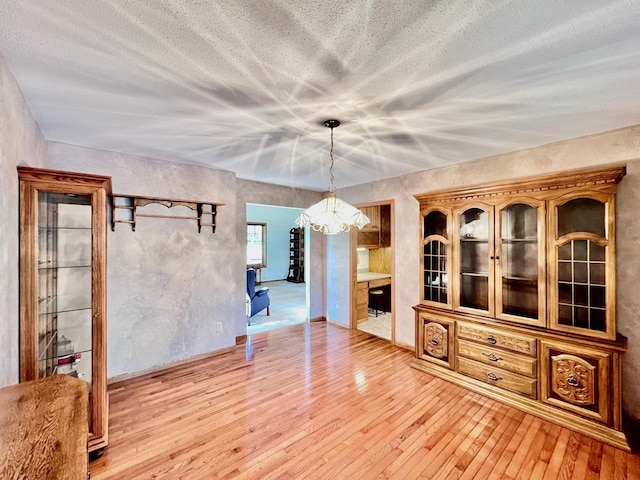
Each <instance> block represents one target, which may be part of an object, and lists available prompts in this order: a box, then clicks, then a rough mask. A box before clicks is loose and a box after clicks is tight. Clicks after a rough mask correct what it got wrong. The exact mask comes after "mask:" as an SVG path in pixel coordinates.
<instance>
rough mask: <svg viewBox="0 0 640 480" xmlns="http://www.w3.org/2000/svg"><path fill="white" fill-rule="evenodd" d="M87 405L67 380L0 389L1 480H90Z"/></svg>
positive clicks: (84, 392)
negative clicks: (88, 476)
mask: <svg viewBox="0 0 640 480" xmlns="http://www.w3.org/2000/svg"><path fill="white" fill-rule="evenodd" d="M87 402H88V389H87V383H86V382H84V381H82V380H79V379H77V378H72V377H69V376H68V375H54V376H52V377H46V378H43V379H40V380H34V381H31V382H24V383H19V384H17V385H11V386H9V387H4V388H2V389H0V405H1V408H0V478H3V479H4V478H16V479H17V478H21V479H22V478H24V479H34V480H35V479H38V480H86V479H87V437H88V434H89V428H88V420H87V411H88V403H87Z"/></svg>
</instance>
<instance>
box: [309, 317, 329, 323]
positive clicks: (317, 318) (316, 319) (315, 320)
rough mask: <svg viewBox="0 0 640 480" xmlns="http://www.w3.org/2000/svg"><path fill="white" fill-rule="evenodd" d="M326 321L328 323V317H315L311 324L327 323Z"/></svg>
mask: <svg viewBox="0 0 640 480" xmlns="http://www.w3.org/2000/svg"><path fill="white" fill-rule="evenodd" d="M326 321H327V317H313V318H311V319H309V323H316V322H326Z"/></svg>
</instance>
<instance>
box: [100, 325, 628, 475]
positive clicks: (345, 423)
mask: <svg viewBox="0 0 640 480" xmlns="http://www.w3.org/2000/svg"><path fill="white" fill-rule="evenodd" d="M411 358H412V353H411V352H409V351H407V350H404V349H400V348H396V347H392V346H391V345H390V344H389V343H388V342H385V341H384V340H381V339H378V338H375V337H373V336H371V335H368V334H366V333H362V332H358V331H349V330H346V329H342V328H340V327H337V326H334V325H331V324H327V323H322V322H319V323H314V324H311V325H294V326H290V327H286V328H284V329H280V330H270V331H265V332H262V333H258V334H255V335H251V336H250V337H249V338H248V341H247V344H246V345H240V346H238V347H237V348H236V350H235V351H232V352H230V353H227V354H224V355H219V356H213V357H209V358H206V359H202V360H198V361H195V362H192V363H189V364H185V365H180V366H175V367H171V368H168V369H166V370H163V371H161V372H156V373H153V374H148V375H145V376H141V377H138V378H132V379H129V380H125V381H122V382H120V383H117V384H114V385H111V386H110V387H109V399H110V418H109V423H110V427H109V428H110V431H109V432H110V438H109V446H108V447H107V449H106V451H105V453H104V455H103V456H102V457H101V458H100V459H97V460H95V461H94V462H92V463H91V464H90V470H91V478H92V479H93V480H105V479H117V480H121V479H126V480H137V479H172V480H173V479H188V480H198V479H203V480H204V479H207V480H212V479H247V480H253V479H256V480H258V479H259V480H265V479H279V480H280V479H296V480H297V479H305V480H307V479H322V480H326V479H337V480H347V479H349V480H361V479H362V480H372V479H375V478H381V479H404V478H406V479H410V480H418V479H430V480H433V479H446V480H452V479H458V478H460V479H474V480H475V479H478V480H479V479H482V478H486V479H500V478H504V479H508V478H514V479H515V478H545V479H546V478H550V479H553V480H556V479H557V480H560V479H566V480H569V479H571V478H580V477H584V478H594V479H607V480H609V479H612V478H622V479H634V478H635V479H637V478H640V477H639V476H638V473H639V471H640V460H639V457H638V456H637V455H631V454H628V453H625V452H623V451H621V450H617V449H615V448H612V447H609V446H605V445H603V444H601V443H600V442H597V441H595V440H591V439H588V438H585V437H583V436H581V435H579V434H577V433H574V432H570V431H569V430H566V429H564V428H561V427H558V426H556V425H553V424H551V423H548V422H546V421H544V420H542V419H539V418H537V417H533V416H531V415H528V414H526V413H524V412H521V411H519V410H516V409H514V408H512V407H508V406H506V405H503V404H501V403H499V402H497V401H494V400H492V399H490V398H488V397H485V396H483V395H480V394H477V393H474V392H471V391H469V390H466V389H464V388H461V387H458V386H456V385H454V384H451V383H449V382H446V381H444V380H442V379H438V378H434V377H432V376H430V375H428V374H425V373H422V372H420V371H417V370H415V369H412V368H410V367H409V362H410V360H411Z"/></svg>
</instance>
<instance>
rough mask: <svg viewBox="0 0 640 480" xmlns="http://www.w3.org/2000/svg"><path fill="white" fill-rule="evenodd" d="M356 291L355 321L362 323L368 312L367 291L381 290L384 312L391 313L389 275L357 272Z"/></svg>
mask: <svg viewBox="0 0 640 480" xmlns="http://www.w3.org/2000/svg"><path fill="white" fill-rule="evenodd" d="M357 280H358V289H357V292H356V312H357V314H356V315H357V321H358V322H364V321H365V320H367V318H368V312H369V289H371V288H382V289H383V290H385V292H386V293H387V294H386V295H385V299H384V300H385V311H391V288H390V287H389V286H390V285H391V275H390V274H389V273H378V272H358V276H357Z"/></svg>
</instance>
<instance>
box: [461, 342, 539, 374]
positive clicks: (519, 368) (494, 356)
mask: <svg viewBox="0 0 640 480" xmlns="http://www.w3.org/2000/svg"><path fill="white" fill-rule="evenodd" d="M458 355H461V356H463V357H467V358H469V359H471V360H476V361H478V362H482V363H486V364H487V365H494V366H496V367H500V368H502V369H504V370H508V371H510V372H515V373H520V374H522V375H527V376H529V377H534V378H535V377H536V359H535V358H532V357H525V356H524V355H518V354H515V353H510V352H506V351H504V350H499V349H497V348H491V347H486V346H484V345H478V344H477V343H473V342H469V341H467V340H458Z"/></svg>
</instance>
